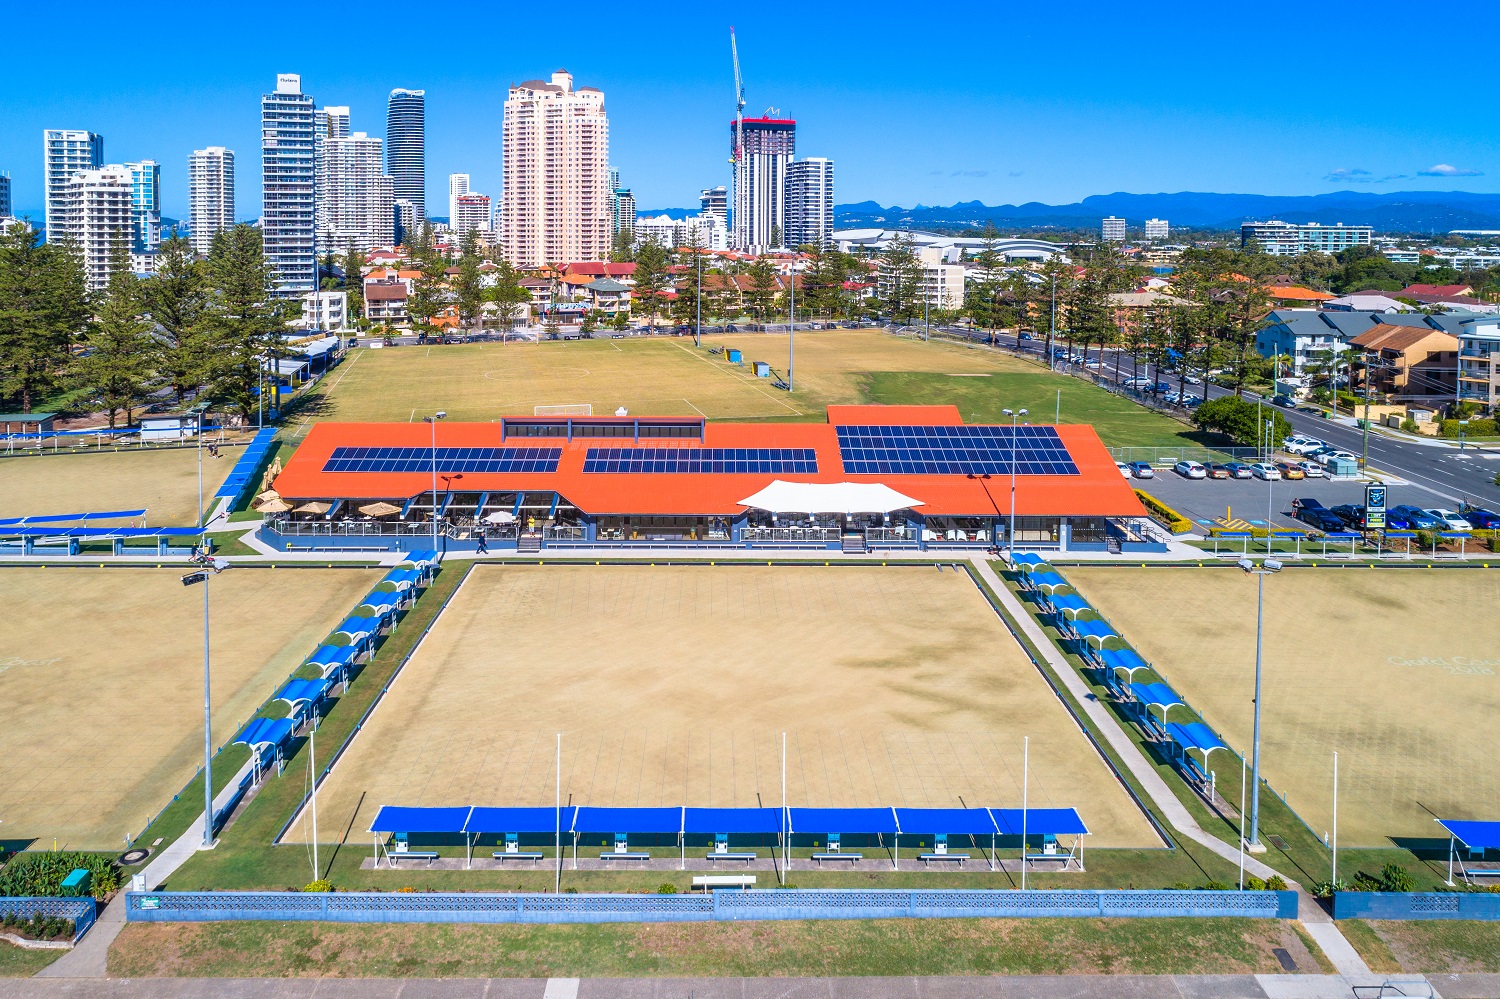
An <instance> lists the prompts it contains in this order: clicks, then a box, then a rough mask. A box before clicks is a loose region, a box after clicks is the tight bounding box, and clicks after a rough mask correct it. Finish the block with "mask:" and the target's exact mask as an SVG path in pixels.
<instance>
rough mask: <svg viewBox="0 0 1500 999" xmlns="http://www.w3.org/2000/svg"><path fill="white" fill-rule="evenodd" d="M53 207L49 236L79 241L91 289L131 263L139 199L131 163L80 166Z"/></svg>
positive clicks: (99, 287) (106, 283)
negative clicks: (122, 261)
mask: <svg viewBox="0 0 1500 999" xmlns="http://www.w3.org/2000/svg"><path fill="white" fill-rule="evenodd" d="M50 210H51V211H52V213H53V214H52V221H51V223H50V228H49V229H48V237H49V238H51V239H62V238H67V239H70V240H72V241H73V245H74V246H75V248H76V249H77V252H78V255H79V259H80V260H81V261H82V263H83V270H84V278H85V280H86V281H87V283H88V287H89V290H90V291H102V290H103V289H104V288H106V287H108V286H109V279H110V278H111V277H112V276H113V275H114V273H115V271H116V264H117V263H119V262H120V261H121V260H124V261H125V264H124V266H125V267H129V262H128V260H129V253H130V244H131V239H132V237H133V235H134V221H135V201H134V184H133V177H132V174H131V171H130V169H129V168H128V167H125V166H121V165H119V164H111V165H110V166H106V167H101V168H100V169H98V170H78V171H76V172H75V173H74V174H73V176H72V177H71V178H70V179H69V181H68V183H67V185H66V186H65V187H64V188H63V190H62V192H61V194H60V195H59V197H58V198H57V199H56V200H55V201H54V203H53V205H52V208H51V209H50Z"/></svg>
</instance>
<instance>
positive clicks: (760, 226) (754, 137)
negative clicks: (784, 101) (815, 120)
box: [729, 117, 797, 253]
mask: <svg viewBox="0 0 1500 999" xmlns="http://www.w3.org/2000/svg"><path fill="white" fill-rule="evenodd" d="M735 125H736V123H735V122H730V123H729V149H730V157H731V160H732V161H733V163H734V235H733V243H734V248H735V249H736V250H748V251H750V252H752V253H754V252H759V251H761V250H767V249H772V248H774V247H777V246H780V245H783V244H784V243H785V241H786V240H785V231H786V199H785V194H786V171H787V166H788V165H789V164H790V163H791V162H792V158H793V157H794V156H795V155H796V152H797V123H796V122H795V121H793V120H792V119H790V118H772V117H764V118H746V119H745V120H744V124H743V133H744V138H745V145H744V148H743V149H740V148H736V140H737V136H736V127H735Z"/></svg>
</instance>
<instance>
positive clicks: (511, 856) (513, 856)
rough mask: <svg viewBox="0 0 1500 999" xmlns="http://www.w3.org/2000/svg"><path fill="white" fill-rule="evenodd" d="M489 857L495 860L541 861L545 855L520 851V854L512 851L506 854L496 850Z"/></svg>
mask: <svg viewBox="0 0 1500 999" xmlns="http://www.w3.org/2000/svg"><path fill="white" fill-rule="evenodd" d="M491 856H493V857H494V858H495V859H496V860H541V859H542V858H543V857H545V856H546V854H544V853H542V852H541V851H540V850H530V851H527V850H522V851H520V852H516V851H514V850H512V851H511V852H510V853H506V852H505V851H504V850H496V851H495V852H494V853H493V854H491Z"/></svg>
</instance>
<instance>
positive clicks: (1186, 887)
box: [1172, 881, 1193, 891]
mask: <svg viewBox="0 0 1500 999" xmlns="http://www.w3.org/2000/svg"><path fill="white" fill-rule="evenodd" d="M1192 890H1193V886H1192V885H1191V884H1189V883H1188V882H1186V881H1178V882H1177V883H1175V884H1173V885H1172V891H1192Z"/></svg>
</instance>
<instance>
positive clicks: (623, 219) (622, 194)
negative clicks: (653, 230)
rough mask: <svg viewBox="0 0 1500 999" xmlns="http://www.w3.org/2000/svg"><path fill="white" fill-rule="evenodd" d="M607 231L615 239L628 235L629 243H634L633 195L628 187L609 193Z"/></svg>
mask: <svg viewBox="0 0 1500 999" xmlns="http://www.w3.org/2000/svg"><path fill="white" fill-rule="evenodd" d="M609 230H610V236H611V237H613V238H615V239H618V238H619V236H620V233H622V232H623V233H627V234H629V236H630V242H631V243H634V242H635V195H634V194H631V193H630V188H628V187H617V188H615V189H614V190H613V191H610V192H609Z"/></svg>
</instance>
